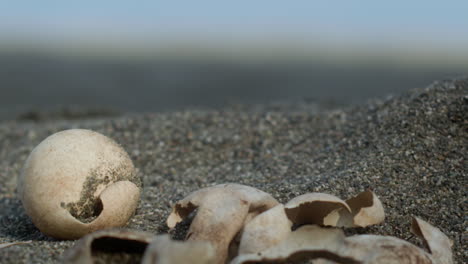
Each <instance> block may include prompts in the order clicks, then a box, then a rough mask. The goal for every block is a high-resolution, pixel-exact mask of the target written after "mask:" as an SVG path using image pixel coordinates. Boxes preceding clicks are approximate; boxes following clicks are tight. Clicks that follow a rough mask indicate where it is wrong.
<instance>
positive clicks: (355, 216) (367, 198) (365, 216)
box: [327, 191, 385, 227]
mask: <svg viewBox="0 0 468 264" xmlns="http://www.w3.org/2000/svg"><path fill="white" fill-rule="evenodd" d="M346 204H348V206H349V208H350V209H351V212H350V211H348V210H345V209H343V208H340V209H337V210H335V211H333V212H331V213H330V214H329V215H328V216H327V218H328V219H335V220H336V223H334V224H332V225H333V226H338V227H366V226H370V225H376V224H380V223H382V222H383V221H384V220H385V212H384V208H383V206H382V203H381V202H380V200H379V198H378V197H377V195H375V193H373V192H372V191H364V192H361V193H359V194H358V195H356V196H354V197H352V198H350V199H348V200H346Z"/></svg>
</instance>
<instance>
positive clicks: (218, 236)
mask: <svg viewBox="0 0 468 264" xmlns="http://www.w3.org/2000/svg"><path fill="white" fill-rule="evenodd" d="M277 204H278V201H276V199H274V198H273V197H272V196H271V195H269V194H267V193H265V192H262V191H260V190H258V189H255V188H252V187H249V186H244V185H240V184H220V185H216V186H213V187H207V188H204V189H201V190H198V191H196V192H194V193H192V194H190V195H189V196H187V197H186V198H184V199H183V200H181V201H179V202H177V203H176V204H175V206H174V207H173V210H172V212H171V214H170V215H169V217H168V219H167V225H168V226H169V227H170V228H173V227H175V226H176V224H177V223H179V222H180V221H182V219H184V218H185V217H187V216H188V215H189V214H190V213H191V212H193V211H194V210H195V209H198V210H197V213H196V216H195V218H194V219H193V221H192V223H191V225H190V228H189V231H188V233H187V240H190V241H208V242H211V243H212V245H213V246H214V247H215V250H216V262H215V263H224V262H225V261H226V259H227V258H228V252H229V245H230V243H231V242H232V240H233V239H234V237H235V236H236V234H237V233H238V232H239V231H240V230H241V229H242V228H243V226H244V223H245V220H246V218H247V216H248V215H249V213H251V212H254V211H258V212H263V211H266V210H268V209H270V208H272V207H274V206H276V205H277Z"/></svg>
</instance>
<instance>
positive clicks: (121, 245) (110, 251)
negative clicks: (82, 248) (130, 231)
mask: <svg viewBox="0 0 468 264" xmlns="http://www.w3.org/2000/svg"><path fill="white" fill-rule="evenodd" d="M147 246H148V244H147V243H144V242H141V241H135V240H131V239H121V238H114V237H102V238H98V239H95V240H94V241H93V242H92V243H91V254H92V256H93V260H94V261H95V262H96V263H140V262H141V260H142V258H143V253H144V252H145V250H146V247H147ZM97 261H99V262H97Z"/></svg>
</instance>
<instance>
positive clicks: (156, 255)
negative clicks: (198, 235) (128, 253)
mask: <svg viewBox="0 0 468 264" xmlns="http://www.w3.org/2000/svg"><path fill="white" fill-rule="evenodd" d="M215 260H216V252H215V250H214V247H213V246H212V245H211V244H210V243H209V242H203V241H174V240H172V239H171V238H170V237H169V236H168V235H158V236H156V237H155V239H154V240H153V241H152V242H151V244H150V245H149V246H148V247H147V249H146V251H145V254H144V256H143V260H142V261H141V264H172V263H191V264H215V263H216V262H215Z"/></svg>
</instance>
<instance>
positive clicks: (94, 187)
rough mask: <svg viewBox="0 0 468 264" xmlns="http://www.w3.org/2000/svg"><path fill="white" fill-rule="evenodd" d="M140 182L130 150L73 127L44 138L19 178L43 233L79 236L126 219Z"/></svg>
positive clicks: (23, 195) (28, 209) (22, 194)
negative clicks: (129, 153)
mask: <svg viewBox="0 0 468 264" xmlns="http://www.w3.org/2000/svg"><path fill="white" fill-rule="evenodd" d="M140 186H141V182H140V179H139V178H138V176H137V174H136V171H135V168H134V166H133V163H132V161H131V160H130V158H129V156H128V155H127V153H126V152H125V151H124V150H123V149H122V147H120V146H119V145H118V144H117V143H115V142H114V141H113V140H111V139H109V138H108V137H106V136H104V135H101V134H99V133H96V132H93V131H90V130H84V129H71V130H65V131H62V132H58V133H56V134H53V135H51V136H49V137H48V138H46V139H45V140H44V141H42V142H41V143H40V144H39V145H38V146H37V147H36V148H35V149H34V150H33V151H32V152H31V154H30V155H29V157H28V159H27V161H26V164H25V166H24V168H23V172H22V174H21V175H20V177H19V180H18V193H19V197H20V199H21V201H22V203H23V206H24V208H25V210H26V213H27V214H28V215H29V216H30V218H31V220H32V222H33V223H34V225H35V226H36V227H37V228H38V229H39V230H40V231H41V232H43V233H44V234H46V235H49V236H52V237H55V238H59V239H77V238H80V237H82V236H84V235H85V234H87V233H90V232H93V231H95V230H98V229H103V228H108V227H118V226H123V225H125V224H126V222H127V221H128V219H129V218H130V217H131V215H132V214H133V213H134V211H135V209H136V207H137V205H138V201H139V197H140Z"/></svg>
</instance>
